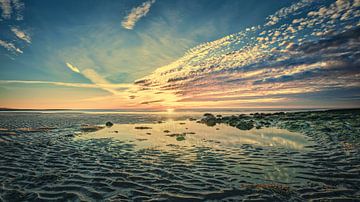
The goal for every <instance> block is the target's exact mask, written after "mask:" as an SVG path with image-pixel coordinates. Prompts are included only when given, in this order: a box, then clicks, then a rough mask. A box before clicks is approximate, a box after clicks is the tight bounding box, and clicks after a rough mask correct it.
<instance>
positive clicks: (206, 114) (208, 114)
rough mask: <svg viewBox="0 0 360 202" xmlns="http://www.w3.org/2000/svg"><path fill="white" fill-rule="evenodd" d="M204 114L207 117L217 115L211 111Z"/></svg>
mask: <svg viewBox="0 0 360 202" xmlns="http://www.w3.org/2000/svg"><path fill="white" fill-rule="evenodd" d="M203 116H205V117H215V116H214V115H213V114H210V113H205V114H204V115H203Z"/></svg>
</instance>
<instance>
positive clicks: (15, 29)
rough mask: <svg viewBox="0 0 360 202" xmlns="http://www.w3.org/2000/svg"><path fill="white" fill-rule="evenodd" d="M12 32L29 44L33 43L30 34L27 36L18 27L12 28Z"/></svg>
mask: <svg viewBox="0 0 360 202" xmlns="http://www.w3.org/2000/svg"><path fill="white" fill-rule="evenodd" d="M11 31H12V32H13V33H14V34H15V35H16V36H17V37H18V38H19V39H21V40H23V41H26V42H27V43H31V37H30V36H29V34H27V33H26V32H24V31H21V30H20V29H19V28H17V27H12V28H11Z"/></svg>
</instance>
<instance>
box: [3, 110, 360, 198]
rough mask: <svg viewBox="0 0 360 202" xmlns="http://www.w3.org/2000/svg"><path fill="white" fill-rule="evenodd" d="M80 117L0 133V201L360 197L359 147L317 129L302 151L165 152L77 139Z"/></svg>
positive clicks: (256, 147)
mask: <svg viewBox="0 0 360 202" xmlns="http://www.w3.org/2000/svg"><path fill="white" fill-rule="evenodd" d="M1 116H2V118H1V119H5V118H9V117H8V116H9V115H1ZM4 116H7V117H5V118H4ZM39 116H40V115H39ZM63 116H65V115H63ZM72 116H73V115H72ZM43 118H44V119H46V116H45V117H43ZM38 119H41V118H39V117H38ZM64 120H65V118H64ZM155 120H157V119H155ZM13 121H14V122H15V120H13ZM101 121H102V120H101ZM44 122H45V121H44ZM103 123H105V122H103ZM80 124H82V123H80V122H79V123H77V125H76V124H75V125H74V126H72V127H68V125H66V127H65V126H62V125H61V124H59V123H56V124H54V125H56V127H57V129H53V130H48V131H36V132H26V133H25V132H21V131H15V132H16V135H0V140H2V141H0V201H64V200H70V201H105V200H106V201H204V200H209V201H211V200H226V201H231V200H235V201H237V200H240V199H242V200H245V201H247V200H248V201H251V200H270V201H279V200H281V201H304V200H334V201H336V200H346V199H347V200H355V201H356V200H360V155H359V150H357V149H351V150H350V149H344V147H343V146H342V145H341V144H339V143H338V142H336V141H333V140H330V139H329V138H327V136H320V135H321V134H320V135H319V134H318V135H319V136H318V137H312V138H313V139H314V141H316V143H317V144H315V145H310V146H307V148H308V149H306V150H292V149H289V148H281V147H262V146H260V145H252V144H243V145H240V146H236V147H206V146H196V145H184V146H181V145H180V146H179V145H169V148H170V149H168V150H166V151H165V150H159V149H156V148H147V149H139V148H136V140H135V142H124V141H120V140H114V139H87V140H75V139H74V138H73V137H72V136H69V134H70V133H74V132H75V131H76V130H78V129H79V127H80ZM25 125H26V124H25ZM46 125H47V126H48V127H50V126H52V127H53V125H51V124H48V123H47V124H46ZM0 127H3V128H9V130H11V128H13V129H16V128H19V127H35V126H33V125H31V126H30V125H27V126H24V125H22V124H21V123H17V124H16V125H15V126H10V125H9V122H8V121H7V122H6V124H4V125H0ZM0 134H1V131H0ZM309 136H310V135H309Z"/></svg>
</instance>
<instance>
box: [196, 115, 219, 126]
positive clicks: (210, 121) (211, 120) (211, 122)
mask: <svg viewBox="0 0 360 202" xmlns="http://www.w3.org/2000/svg"><path fill="white" fill-rule="evenodd" d="M200 122H201V123H205V124H206V125H207V126H215V125H216V123H217V119H216V118H215V116H214V115H212V114H210V113H205V114H204V118H202V119H201V121H200Z"/></svg>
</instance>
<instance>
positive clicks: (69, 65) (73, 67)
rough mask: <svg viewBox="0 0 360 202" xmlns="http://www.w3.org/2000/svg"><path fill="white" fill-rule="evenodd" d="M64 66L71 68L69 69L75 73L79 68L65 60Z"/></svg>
mask: <svg viewBox="0 0 360 202" xmlns="http://www.w3.org/2000/svg"><path fill="white" fill-rule="evenodd" d="M66 66H67V67H69V69H71V71H73V72H76V73H80V70H79V69H78V68H77V67H75V66H74V65H72V64H70V63H68V62H67V63H66Z"/></svg>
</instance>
